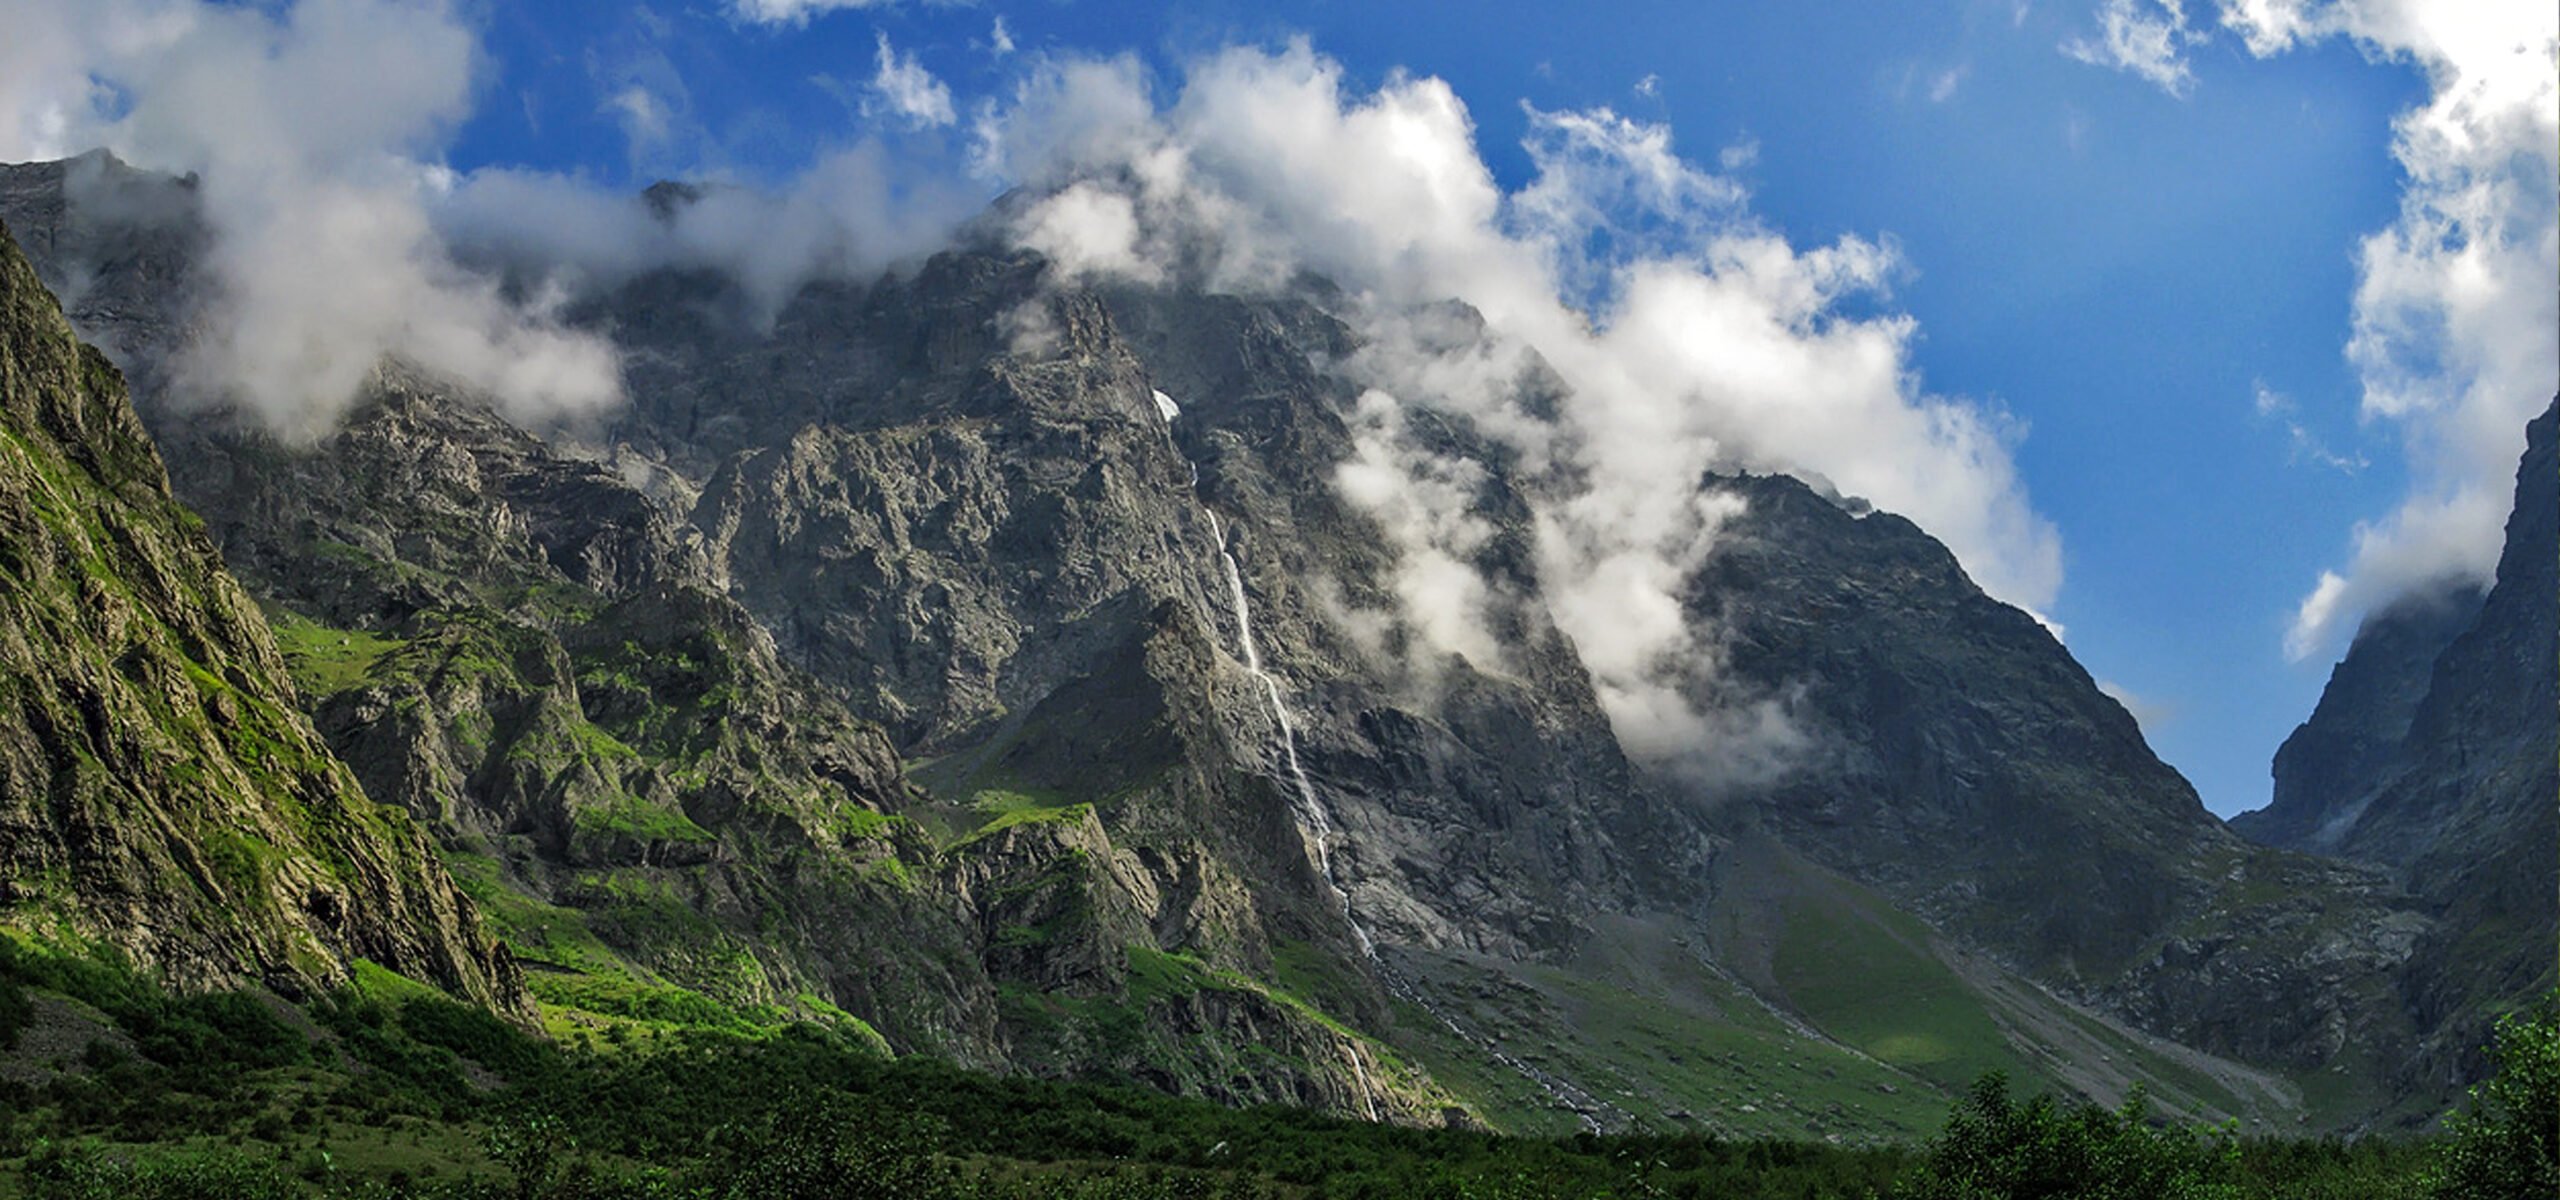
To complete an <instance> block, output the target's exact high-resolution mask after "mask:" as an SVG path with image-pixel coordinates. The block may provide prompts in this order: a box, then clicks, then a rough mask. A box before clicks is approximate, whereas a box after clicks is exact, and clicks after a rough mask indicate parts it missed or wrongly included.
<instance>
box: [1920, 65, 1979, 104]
mask: <svg viewBox="0 0 2560 1200" xmlns="http://www.w3.org/2000/svg"><path fill="white" fill-rule="evenodd" d="M1972 74H1973V64H1972V63H1958V64H1956V65H1955V66H1952V67H1949V68H1947V69H1946V70H1943V71H1940V72H1938V73H1937V74H1935V75H1933V76H1930V77H1929V103H1931V104H1944V103H1946V102H1947V101H1949V100H1951V99H1953V98H1955V94H1956V89H1958V88H1961V87H1963V86H1964V81H1965V78H1966V77H1967V76H1970V75H1972Z"/></svg>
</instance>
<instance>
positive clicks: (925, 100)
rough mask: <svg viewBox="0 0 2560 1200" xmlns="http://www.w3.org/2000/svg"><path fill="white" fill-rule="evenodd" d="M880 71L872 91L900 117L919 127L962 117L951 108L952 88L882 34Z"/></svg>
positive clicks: (942, 123) (947, 122) (872, 81)
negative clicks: (901, 51) (892, 44)
mask: <svg viewBox="0 0 2560 1200" xmlns="http://www.w3.org/2000/svg"><path fill="white" fill-rule="evenodd" d="M879 38H880V50H879V70H878V72H877V73H875V74H874V75H873V76H872V77H871V93H872V95H873V96H874V97H876V98H877V99H878V101H879V103H880V105H881V106H882V107H883V108H885V109H886V110H887V111H888V112H890V113H892V114H895V115H896V116H897V117H898V118H899V119H901V120H904V121H906V122H907V123H909V124H911V125H915V126H919V127H935V126H942V125H949V124H951V123H952V122H954V121H957V120H959V119H960V118H959V114H957V113H955V112H953V111H952V108H951V89H950V88H948V87H946V86H944V85H943V82H942V81H941V80H939V79H936V78H934V75H933V72H931V71H928V70H925V69H924V64H922V63H919V62H917V61H916V56H915V55H913V54H900V53H898V51H897V49H896V48H895V47H893V46H891V45H890V44H889V35H888V34H886V33H883V34H880V35H879Z"/></svg>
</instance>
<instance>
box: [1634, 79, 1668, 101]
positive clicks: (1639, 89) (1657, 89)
mask: <svg viewBox="0 0 2560 1200" xmlns="http://www.w3.org/2000/svg"><path fill="white" fill-rule="evenodd" d="M1636 94H1637V95H1639V96H1642V97H1644V98H1646V99H1648V100H1650V99H1653V98H1654V97H1656V96H1660V95H1661V94H1662V76H1660V75H1654V74H1647V75H1646V76H1645V77H1644V78H1642V79H1639V80H1637V81H1636Z"/></svg>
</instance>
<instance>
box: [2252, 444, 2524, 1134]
mask: <svg viewBox="0 0 2560 1200" xmlns="http://www.w3.org/2000/svg"><path fill="white" fill-rule="evenodd" d="M2555 426H2560V401H2555V406H2554V408H2552V409H2546V410H2545V411H2544V412H2543V414H2542V415H2541V416H2540V417H2537V418H2535V419H2534V421H2533V422H2532V423H2531V425H2529V426H2528V427H2527V429H2526V439H2525V440H2526V446H2525V453H2524V459H2523V462H2522V463H2521V464H2520V465H2519V466H2518V468H2517V471H2516V501H2515V509H2514V512H2513V515H2511V516H2510V517H2509V518H2508V519H2507V538H2506V546H2505V549H2504V551H2503V552H2502V554H2501V555H2500V557H2499V560H2498V573H2497V580H2496V582H2495V584H2494V585H2493V586H2492V587H2491V588H2490V589H2489V591H2488V593H2487V595H2486V596H2485V597H2480V596H2477V595H2476V594H2470V595H2466V596H2465V597H2463V598H2461V599H2460V600H2458V601H2457V602H2454V603H2450V604H2441V605H2439V606H2437V607H2434V608H2422V609H2419V610H2418V611H2416V612H2414V613H2413V612H2411V611H2410V610H2408V609H2407V608H2401V609H2393V610H2389V611H2385V612H2383V613H2380V614H2378V615H2376V616H2374V617H2372V618H2370V619H2368V620H2367V621H2366V623H2365V626H2364V628H2363V629H2361V630H2359V631H2358V632H2357V635H2356V640H2355V643H2354V645H2353V646H2351V647H2350V648H2349V649H2348V651H2347V655H2346V658H2345V659H2344V660H2343V661H2342V662H2340V663H2339V664H2338V668H2337V671H2336V673H2335V674H2333V675H2332V676H2331V678H2330V684H2329V688H2328V690H2327V691H2326V692H2325V693H2323V694H2322V696H2321V701H2320V707H2319V708H2318V709H2317V710H2315V711H2314V712H2313V713H2312V716H2311V719H2310V720H2309V721H2306V722H2305V723H2304V724H2303V726H2302V728H2301V729H2299V730H2297V731H2296V732H2295V733H2294V736H2293V738H2292V739H2291V740H2289V741H2287V742H2286V744H2285V749H2284V751H2282V752H2279V753H2278V755H2277V756H2276V761H2275V778H2276V801H2275V803H2273V804H2271V805H2269V806H2268V807H2267V808H2266V809H2263V810H2261V811H2260V812H2258V813H2253V814H2250V819H2248V820H2246V821H2242V822H2235V823H2234V825H2235V827H2236V828H2239V829H2241V830H2242V831H2243V832H2245V833H2247V834H2249V835H2250V836H2252V837H2256V838H2261V839H2263V840H2266V841H2269V842H2272V843H2274V844H2277V845H2289V846H2300V847H2304V848H2308V849H2317V850H2322V851H2326V852H2330V853H2335V854H2339V855H2342V856H2344V857H2347V858H2351V859H2356V860H2359V861H2363V862H2369V863H2374V864H2378V865H2381V866H2384V867H2387V868H2391V869H2392V871H2393V873H2394V875H2395V876H2396V877H2397V878H2398V879H2399V880H2400V881H2401V882H2402V883H2403V884H2404V885H2405V886H2407V887H2408V888H2409V889H2410V890H2411V891H2412V892H2414V893H2416V894H2417V896H2418V897H2419V898H2420V900H2421V901H2422V903H2423V906H2424V907H2425V909H2426V910H2427V911H2429V912H2431V913H2433V914H2435V915H2436V916H2437V917H2438V918H2439V922H2440V923H2439V925H2438V926H2437V928H2436V930H2435V932H2434V933H2433V934H2432V935H2431V936H2429V937H2427V938H2425V939H2423V940H2422V941H2420V942H2419V943H2418V946H2417V949H2416V953H2415V955H2414V957H2413V958H2412V959H2411V961H2410V964H2409V968H2408V971H2407V973H2406V975H2405V977H2404V978H2403V981H2402V984H2401V993H2402V995H2401V1001H2402V1003H2404V1004H2405V1005H2406V1006H2407V1007H2408V1008H2409V1010H2410V1011H2411V1012H2413V1013H2415V1014H2417V1015H2418V1017H2419V1020H2420V1021H2421V1022H2422V1025H2423V1027H2424V1028H2427V1029H2429V1030H2431V1031H2433V1032H2432V1035H2431V1036H2430V1037H2429V1038H2428V1039H2427V1040H2426V1042H2425V1044H2424V1046H2423V1048H2422V1049H2421V1050H2420V1052H2419V1053H2418V1054H2417V1055H2416V1056H2414V1057H2413V1058H2412V1059H2411V1060H2410V1061H2409V1062H2408V1063H2407V1064H2405V1065H2404V1066H2403V1068H2402V1070H2403V1072H2404V1074H2405V1075H2407V1076H2409V1077H2410V1078H2409V1080H2408V1086H2410V1087H2413V1088H2418V1087H2426V1086H2436V1087H2441V1086H2443V1085H2444V1084H2445V1083H2447V1082H2449V1081H2452V1080H2456V1079H2460V1078H2465V1077H2467V1076H2468V1075H2469V1074H2471V1073H2476V1071H2477V1070H2478V1069H2479V1068H2480V1066H2481V1063H2480V1059H2479V1052H2478V1047H2479V1046H2480V1045H2481V1043H2482V1038H2483V1034H2484V1032H2485V1029H2486V1025H2487V1020H2488V1017H2487V1014H2488V1013H2489V1012H2492V1011H2495V1010H2497V1009H2498V1008H2500V1007H2502V1006H2505V1005H2508V1004H2512V1003H2513V1002H2515V1001H2517V1000H2519V999H2521V998H2524V997H2528V996H2530V995H2532V994H2533V993H2534V992H2536V991H2539V990H2542V989H2545V988H2548V987H2549V986H2551V983H2552V981H2553V978H2554V974H2555V967H2554V963H2553V959H2552V946H2553V944H2554V942H2555V941H2556V940H2560V894H2555V887H2554V883H2553V881H2554V880H2555V879H2560V815H2555V810H2556V809H2560V803H2555V797H2560V766H2555V764H2556V763H2560V694H2555V682H2554V681H2555V675H2556V674H2560V671H2556V670H2555V664H2560V634H2555V630H2560V618H2555V616H2554V614H2555V612H2560V580H2555V575H2560V448H2555V442H2560V436H2556V435H2555ZM2297 747H2299V748H2300V749H2299V750H2297ZM2324 750H2325V751H2328V754H2323V753H2322V752H2323V751H2324ZM2332 756H2334V758H2345V759H2348V760H2349V761H2351V762H2352V764H2353V766H2354V767H2355V768H2356V769H2355V771H2354V772H2353V773H2352V774H2347V773H2343V772H2341V771H2339V770H2338V769H2337V767H2338V764H2337V762H2336V761H2334V758H2333V757H2332Z"/></svg>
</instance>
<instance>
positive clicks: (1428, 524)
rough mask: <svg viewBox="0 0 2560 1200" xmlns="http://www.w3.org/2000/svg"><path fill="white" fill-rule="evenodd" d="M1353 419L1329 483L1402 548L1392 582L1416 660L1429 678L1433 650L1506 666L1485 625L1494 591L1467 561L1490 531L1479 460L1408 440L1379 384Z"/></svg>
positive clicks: (1486, 665)
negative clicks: (1347, 447)
mask: <svg viewBox="0 0 2560 1200" xmlns="http://www.w3.org/2000/svg"><path fill="white" fill-rule="evenodd" d="M1350 425H1351V435H1352V457H1351V458H1350V459H1349V460H1347V461H1345V462H1343V463H1341V464H1339V465H1337V466H1336V467H1335V468H1334V486H1335V488H1336V489H1337V490H1339V491H1340V492H1341V493H1342V496H1343V498H1344V499H1346V500H1349V501H1350V502H1351V503H1352V505H1353V506H1355V507H1357V508H1360V509H1362V510H1363V511H1365V512H1367V513H1368V514H1369V515H1370V516H1371V517H1373V518H1375V519H1376V520H1377V521H1378V523H1379V525H1380V526H1381V527H1382V528H1384V529H1385V530H1386V532H1387V536H1388V538H1389V540H1391V541H1392V542H1394V543H1395V545H1396V548H1397V549H1398V551H1399V552H1400V553H1399V556H1398V561H1397V565H1396V574H1395V579H1394V581H1393V588H1394V591H1395V594H1396V597H1397V599H1398V600H1399V601H1400V602H1401V612H1402V615H1403V616H1404V617H1405V619H1406V620H1407V621H1409V622H1410V623H1412V624H1413V625H1414V626H1416V629H1415V633H1416V634H1417V635H1418V641H1419V646H1418V647H1416V648H1417V649H1424V648H1427V649H1428V650H1429V651H1431V652H1432V655H1431V656H1425V655H1419V654H1417V655H1413V656H1411V657H1412V658H1413V659H1415V660H1416V661H1415V662H1414V665H1415V666H1417V667H1418V668H1419V669H1420V671H1421V672H1422V673H1423V674H1425V675H1426V676H1427V675H1428V674H1430V673H1432V672H1433V671H1434V670H1435V669H1436V666H1437V664H1436V663H1435V662H1433V661H1432V657H1433V656H1437V655H1448V654H1455V655H1459V656H1461V657H1463V658H1465V659H1466V660H1467V661H1468V663H1469V664H1470V665H1472V666H1474V667H1475V668H1476V669H1478V670H1481V671H1503V670H1507V669H1508V660H1507V656H1506V655H1505V654H1504V653H1503V651H1502V646H1501V644H1500V643H1499V642H1498V641H1496V640H1495V639H1494V637H1493V635H1492V633H1491V632H1490V631H1489V627H1490V617H1491V609H1492V607H1493V601H1494V597H1493V591H1492V588H1491V587H1490V585H1488V584H1487V583H1486V582H1485V580H1484V578H1483V576H1481V575H1479V574H1478V573H1477V572H1476V569H1475V567H1474V566H1473V565H1472V562H1473V560H1474V558H1475V556H1476V554H1477V553H1478V552H1479V551H1481V550H1483V549H1484V547H1485V544H1486V543H1487V542H1489V541H1491V540H1492V538H1493V533H1494V529H1493V524H1492V522H1490V521H1487V520H1485V519H1484V518H1483V517H1482V516H1481V515H1479V513H1478V511H1477V509H1478V507H1479V505H1480V498H1481V497H1482V495H1483V492H1484V488H1485V484H1486V477H1485V470H1484V468H1483V466H1481V465H1480V464H1477V463H1475V462H1471V461H1469V460H1466V459H1463V458H1452V457H1447V456H1444V455H1439V454H1434V453H1431V452H1430V451H1427V450H1424V449H1422V448H1421V447H1419V446H1416V445H1414V444H1413V442H1412V440H1411V438H1410V436H1409V435H1408V433H1407V431H1406V428H1405V413H1404V407H1403V405H1402V404H1401V403H1399V402H1398V401H1397V400H1396V398H1395V397H1393V396H1390V395H1388V394H1387V393H1385V392H1382V391H1378V390H1376V389H1371V390H1369V391H1368V392H1365V393H1363V394H1362V395H1361V397H1360V401H1359V404H1358V406H1357V407H1356V408H1355V409H1354V411H1353V412H1352V414H1351V421H1350Z"/></svg>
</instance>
